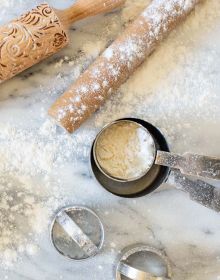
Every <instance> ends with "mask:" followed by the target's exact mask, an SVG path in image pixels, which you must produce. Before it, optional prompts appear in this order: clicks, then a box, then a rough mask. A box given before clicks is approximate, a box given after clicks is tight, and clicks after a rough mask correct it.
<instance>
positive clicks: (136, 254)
mask: <svg viewBox="0 0 220 280" xmlns="http://www.w3.org/2000/svg"><path fill="white" fill-rule="evenodd" d="M171 277H172V269H171V265H170V262H169V260H168V258H167V257H166V256H165V255H164V254H163V253H162V252H161V251H160V250H158V249H155V248H153V247H150V246H145V245H139V246H135V247H134V246H133V247H130V249H128V250H127V251H126V252H125V253H124V254H123V256H122V257H121V259H120V261H119V263H118V265H117V268H116V280H127V279H132V280H168V279H171Z"/></svg>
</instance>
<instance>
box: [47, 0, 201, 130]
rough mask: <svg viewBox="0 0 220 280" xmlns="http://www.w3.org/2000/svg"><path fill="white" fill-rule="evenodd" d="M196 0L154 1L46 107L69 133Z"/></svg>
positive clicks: (128, 73) (148, 52) (136, 65)
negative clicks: (48, 107)
mask: <svg viewBox="0 0 220 280" xmlns="http://www.w3.org/2000/svg"><path fill="white" fill-rule="evenodd" d="M198 2H200V0H154V1H152V3H151V4H150V5H149V6H148V7H147V8H146V10H144V12H143V13H142V14H141V15H140V16H139V17H138V18H137V19H136V20H135V21H134V23H132V24H131V25H130V26H129V27H128V28H127V29H126V30H125V32H124V33H123V34H122V35H121V36H119V38H118V39H117V40H116V41H115V42H113V44H112V45H111V46H110V47H109V48H108V49H106V50H105V52H104V53H103V54H102V55H101V56H100V57H99V58H98V59H97V60H96V61H95V62H94V63H93V64H92V65H91V66H90V67H89V68H88V69H87V70H86V71H85V72H84V73H83V74H82V75H81V76H80V77H79V79H78V80H77V81H76V82H75V83H74V84H73V85H72V86H71V87H70V89H69V90H68V91H67V92H65V93H64V94H63V95H62V96H61V97H60V98H59V99H58V100H57V101H56V102H55V103H54V104H53V106H52V107H51V108H50V110H49V114H50V115H51V116H52V117H54V118H55V119H56V121H57V123H58V124H60V125H61V126H63V127H64V128H65V129H66V130H67V131H69V132H73V131H74V130H75V129H77V128H78V127H79V126H80V125H81V124H82V122H84V121H85V120H86V119H87V118H88V117H89V116H90V115H91V114H92V113H93V112H95V111H96V110H97V109H98V108H99V107H100V106H101V104H102V103H103V102H104V100H105V99H106V98H107V97H108V96H109V95H110V94H111V93H112V92H113V91H115V90H116V89H117V88H118V87H119V86H120V85H121V84H122V83H123V82H125V81H126V79H128V77H129V76H130V75H131V74H132V73H133V72H134V70H135V69H136V68H137V67H138V66H139V65H140V64H141V63H142V62H143V61H144V59H145V58H146V57H147V56H148V55H149V54H150V53H152V51H153V50H154V49H155V48H156V47H157V45H158V43H159V42H161V41H162V39H164V38H165V37H166V36H167V35H168V34H169V32H170V31H171V30H172V29H174V28H175V27H176V26H177V24H178V23H180V22H182V21H183V20H184V19H185V18H186V16H187V15H188V14H189V13H190V12H191V11H192V10H193V9H194V8H195V6H196V4H197V3H198Z"/></svg>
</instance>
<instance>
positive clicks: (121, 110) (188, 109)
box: [0, 0, 220, 266]
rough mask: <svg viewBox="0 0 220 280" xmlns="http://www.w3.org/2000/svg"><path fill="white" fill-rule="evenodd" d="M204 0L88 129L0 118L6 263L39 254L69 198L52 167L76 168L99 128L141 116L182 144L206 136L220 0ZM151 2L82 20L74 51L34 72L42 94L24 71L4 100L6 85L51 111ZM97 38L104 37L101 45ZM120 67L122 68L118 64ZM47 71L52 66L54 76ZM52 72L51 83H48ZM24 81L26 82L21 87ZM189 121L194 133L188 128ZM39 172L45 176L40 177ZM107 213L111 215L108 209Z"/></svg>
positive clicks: (213, 102)
mask: <svg viewBox="0 0 220 280" xmlns="http://www.w3.org/2000/svg"><path fill="white" fill-rule="evenodd" d="M28 2H29V1H26V2H24V1H22V0H19V1H17V0H16V1H15V0H3V1H1V4H0V6H1V10H0V19H1V20H5V19H6V16H7V12H8V10H9V9H11V8H12V7H14V5H15V3H16V8H17V7H18V10H17V11H16V12H19V9H20V10H24V6H26V4H25V3H27V5H28ZM205 2H206V3H205V4H204V6H203V5H201V7H198V8H197V9H196V11H195V13H194V15H193V16H191V17H189V19H188V20H187V21H186V22H185V23H184V24H183V25H182V26H181V27H180V28H179V29H177V30H176V31H174V32H173V33H172V34H171V36H170V37H169V38H168V40H166V41H164V42H163V44H162V45H161V47H160V48H159V49H158V50H157V52H156V53H154V54H153V55H152V56H151V57H150V58H149V59H148V60H147V61H146V62H145V63H144V64H143V66H142V67H141V68H140V69H139V70H138V71H137V72H136V73H135V74H134V75H133V76H132V77H131V78H130V79H129V80H128V81H127V82H126V83H125V84H124V85H123V86H122V87H121V88H120V89H119V91H118V94H117V95H114V96H112V97H111V99H110V100H109V101H108V102H107V103H106V104H105V105H104V106H103V107H102V108H101V109H100V110H99V112H98V113H97V114H96V115H95V118H93V119H92V120H90V122H89V123H88V126H87V127H86V129H81V130H80V131H79V132H76V133H75V134H74V135H72V136H71V137H70V136H69V135H67V134H65V133H59V130H58V129H57V128H56V126H55V125H54V124H53V123H52V122H50V121H49V120H48V121H45V122H44V123H43V124H42V125H40V127H38V128H36V129H33V128H32V129H27V128H22V126H21V127H19V126H15V125H14V121H12V122H8V123H7V122H4V120H1V123H0V157H1V161H0V192H1V197H0V252H1V254H0V263H1V264H2V265H3V266H5V265H6V266H10V265H12V264H14V263H15V262H17V261H18V260H19V258H20V257H21V255H22V254H23V253H25V254H29V255H32V254H35V253H36V252H37V250H38V246H37V244H38V240H39V238H40V236H41V235H42V234H43V233H45V232H46V233H47V234H48V231H47V229H48V227H47V226H48V222H49V217H50V216H51V214H52V215H53V214H54V212H55V211H56V210H57V207H58V205H59V206H60V205H63V204H62V195H61V194H60V192H59V190H60V191H62V184H60V183H59V182H57V181H56V182H54V181H53V180H52V179H51V175H52V174H53V173H56V170H57V169H59V168H63V167H64V166H65V163H66V162H71V164H72V166H73V168H74V164H76V165H77V164H78V159H79V158H82V157H83V158H88V156H89V150H90V145H89V144H88V143H91V142H92V139H94V137H95V134H96V131H95V130H96V129H97V128H101V127H102V126H103V125H104V124H106V123H108V122H110V121H113V120H115V119H117V118H121V117H126V116H127V117H131V116H137V117H139V118H144V119H146V120H148V121H150V122H152V123H154V124H156V125H158V127H160V128H161V129H163V130H164V131H166V135H167V136H168V137H169V140H170V142H171V144H173V143H174V142H175V143H177V142H178V141H176V140H178V139H181V141H179V142H181V147H182V146H183V143H184V142H186V145H187V147H189V143H192V142H190V139H195V140H194V141H195V142H193V143H192V144H194V149H196V148H197V146H199V145H198V143H201V137H200V135H202V136H203V137H206V135H204V131H206V134H207V129H210V126H211V125H210V123H207V122H206V120H207V119H208V120H211V123H212V124H213V123H215V121H216V120H219V117H220V116H219V102H220V100H219V90H220V88H219V87H218V83H217V82H216V80H217V79H219V65H220V59H219V58H220V55H219V51H218V49H219V48H216V46H215V44H217V43H218V42H217V41H218V39H217V37H216V36H217V35H216V34H218V27H219V26H218V24H219V21H218V19H219V12H218V11H219V10H220V1H216V0H209V1H205ZM149 3H150V1H149V0H140V1H135V3H134V1H133V0H128V1H127V3H126V6H125V8H124V10H123V11H122V17H121V20H120V19H119V18H120V17H119V16H118V17H116V16H115V15H111V16H109V17H103V22H102V21H101V22H102V23H103V24H101V23H100V21H97V25H95V24H94V23H93V24H92V25H91V26H88V25H86V27H82V30H84V31H85V32H81V31H76V32H74V35H73V38H74V40H73V41H74V44H73V45H72V46H70V48H69V50H67V51H66V52H67V54H68V57H69V58H67V57H66V58H65V57H61V58H60V59H59V60H58V62H55V63H52V64H51V66H48V65H47V66H46V67H45V68H44V70H43V75H42V77H41V76H39V75H41V74H39V73H37V72H36V73H34V75H33V76H32V77H31V78H30V81H31V82H33V84H39V80H41V84H42V86H41V90H40V92H41V95H40V97H39V95H38V94H37V92H36V95H35V96H33V95H34V94H33V95H32V96H30V93H29V88H30V87H29V86H28V87H27V88H25V87H24V85H25V82H26V81H25V82H24V81H22V79H21V80H19V79H17V80H16V82H13V81H10V82H8V83H7V85H4V84H3V85H1V100H2V98H3V96H4V95H6V93H8V92H9V93H10V92H15V94H14V96H16V98H15V99H14V100H15V103H16V105H15V103H13V100H11V99H10V102H11V103H10V106H11V105H13V104H14V106H15V108H16V106H17V108H18V107H19V108H20V105H21V103H19V100H20V99H19V98H23V97H24V100H22V102H23V103H22V104H28V105H29V102H31V101H35V98H36V99H37V98H39V99H40V102H41V104H42V107H43V110H44V111H46V110H47V108H48V107H49V105H50V104H51V99H52V98H56V97H57V94H58V93H59V94H61V93H62V92H63V91H64V90H65V89H66V87H67V85H69V84H70V83H71V82H72V81H73V80H74V79H76V78H77V77H78V76H79V74H80V73H81V72H82V71H83V70H85V69H86V68H87V66H88V65H89V64H90V63H91V61H93V60H94V59H95V57H96V56H97V55H98V54H99V53H100V51H102V49H103V48H104V46H107V45H109V43H111V40H112V39H113V38H115V37H116V36H117V34H118V33H119V32H120V31H121V26H126V25H127V24H128V23H129V22H130V21H131V20H133V19H135V18H136V17H137V15H138V14H139V12H140V11H141V10H142V8H145V7H146V6H147V5H148V4H149ZM189 3H190V1H189ZM19 13H20V12H19ZM94 26H95V27H97V29H96V28H94ZM94 29H95V30H96V32H97V33H99V34H100V35H98V36H97V37H95V36H94V33H93V32H94ZM94 41H97V42H98V45H97V49H96V45H95V43H94ZM79 50H80V51H79ZM106 55H107V57H110V56H111V53H108V52H107V53H106ZM65 62H68V63H65ZM46 69H47V70H46ZM113 70H114V71H116V72H115V73H117V69H113ZM47 71H48V72H50V74H49V75H50V76H49V77H50V78H48V76H47V75H48V73H47ZM52 71H58V74H57V78H56V79H55V82H54V83H53V82H52V81H51V80H52V79H51V73H54V72H52ZM70 74H71V75H70ZM96 74H97V73H94V75H96ZM45 77H46V78H45ZM40 78H42V79H40ZM71 79H72V80H71ZM48 80H49V81H50V83H51V84H50V85H49V87H46V86H45V84H46V83H48ZM27 82H28V81H27ZM94 86H96V85H94ZM103 86H104V87H105V86H108V82H107V81H104V82H103ZM9 88H10V89H9ZM17 88H21V90H20V89H19V92H18V91H17ZM82 90H83V89H82ZM20 96H21V97H20ZM210 96H211V98H210ZM27 97H28V98H27ZM25 99H26V100H27V103H25ZM6 103H7V102H6ZM34 103H35V102H33V104H34ZM5 105H6V104H5V103H4V104H3V106H2V107H1V110H2V111H3V109H4V107H5ZM22 106H23V105H22ZM22 106H21V107H22ZM207 108H208V109H207ZM38 109H39V108H38V107H37V105H36V110H37V113H36V116H38V117H39V110H38ZM24 110H27V108H25V109H24ZM25 112H26V111H25ZM194 123H195V124H197V126H196V130H195V131H196V132H195V133H197V132H198V130H199V129H203V133H197V135H198V136H195V135H192V131H193V129H192V128H191V126H192V125H193V124H194ZM202 123H204V124H205V129H206V130H204V128H203V126H202ZM198 124H199V125H198ZM90 125H91V126H90ZM94 126H95V129H94ZM189 128H191V129H189ZM215 128H216V127H214V129H213V130H216V129H215ZM188 129H189V131H190V135H189V134H187V133H186V132H184V130H188ZM212 133H213V132H212ZM216 133H217V132H216ZM211 135H214V134H211ZM196 137H198V139H197V138H196ZM218 137H219V136H218V135H216V137H212V141H210V138H209V136H208V137H207V138H206V139H207V141H209V142H208V143H209V147H211V146H212V145H211V142H214V141H215V139H217V140H216V141H217V142H216V145H214V148H213V150H214V152H215V153H216V147H217V145H218V143H219V140H218V139H219V138H218ZM197 141H198V142H197ZM204 141H205V140H204ZM175 148H180V147H178V146H175ZM178 150H179V149H178ZM35 177H37V178H38V177H39V180H36V178H35ZM105 214H106V215H108V212H106V213H105ZM21 225H24V227H21Z"/></svg>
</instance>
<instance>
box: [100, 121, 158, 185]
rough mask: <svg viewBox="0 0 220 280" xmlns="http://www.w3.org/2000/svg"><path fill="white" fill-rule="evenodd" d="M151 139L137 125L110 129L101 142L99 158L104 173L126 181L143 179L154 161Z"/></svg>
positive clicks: (120, 123) (117, 125) (106, 131)
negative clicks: (141, 177) (143, 175)
mask: <svg viewBox="0 0 220 280" xmlns="http://www.w3.org/2000/svg"><path fill="white" fill-rule="evenodd" d="M154 149H155V147H154V141H153V138H152V137H151V135H150V134H149V133H148V132H147V131H146V130H145V129H144V128H142V127H140V126H139V125H138V124H136V123H134V122H127V121H122V122H119V123H115V124H113V125H111V126H109V127H107V128H106V129H105V130H104V131H103V132H102V133H101V135H100V136H99V137H98V139H97V144H96V156H97V160H98V163H99V165H100V166H101V168H102V170H103V171H104V172H105V173H107V174H108V175H110V176H112V177H114V178H117V179H122V180H130V179H134V178H137V177H140V176H141V175H142V174H144V173H145V172H146V171H147V170H148V169H149V168H150V167H151V165H152V163H153V161H154V152H155V150H154Z"/></svg>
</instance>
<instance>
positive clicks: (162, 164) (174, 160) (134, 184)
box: [90, 118, 220, 211]
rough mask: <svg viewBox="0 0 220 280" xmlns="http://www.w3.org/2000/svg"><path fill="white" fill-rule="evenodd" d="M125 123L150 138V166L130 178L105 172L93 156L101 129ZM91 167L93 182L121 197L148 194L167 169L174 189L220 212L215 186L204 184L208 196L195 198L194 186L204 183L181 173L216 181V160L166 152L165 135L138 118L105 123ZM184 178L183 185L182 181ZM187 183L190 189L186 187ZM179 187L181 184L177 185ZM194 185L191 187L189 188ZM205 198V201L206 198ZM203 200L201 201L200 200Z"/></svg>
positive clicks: (219, 171)
mask: <svg viewBox="0 0 220 280" xmlns="http://www.w3.org/2000/svg"><path fill="white" fill-rule="evenodd" d="M122 123H128V124H130V125H135V126H136V127H137V128H139V129H141V130H142V132H144V133H145V134H146V135H148V137H150V138H152V143H153V157H152V163H151V165H150V166H149V167H148V168H146V169H145V170H144V172H143V173H141V174H139V176H138V177H134V178H118V177H117V178H116V177H114V176H112V175H111V174H109V173H107V172H106V171H105V170H104V169H103V168H102V166H101V165H100V163H99V161H98V159H97V151H96V148H97V143H98V142H99V139H100V137H101V136H103V135H104V134H103V133H104V132H105V131H106V130H107V129H109V128H111V127H112V126H114V125H120V124H122ZM90 156H91V157H90V159H91V167H92V171H93V173H94V175H95V177H96V179H97V181H98V182H99V183H100V184H101V185H102V186H103V187H104V188H105V189H106V190H108V191H109V192H111V193H113V194H115V195H118V196H122V197H139V196H143V195H146V194H149V193H151V192H152V191H154V190H155V189H157V188H158V187H159V186H160V185H161V184H162V183H164V182H166V181H167V179H168V177H169V174H170V172H171V170H173V173H174V174H175V176H174V180H171V181H170V182H169V183H175V186H176V183H178V189H182V190H183V191H185V192H188V193H189V195H190V198H192V199H193V200H196V201H197V202H200V203H201V204H202V205H204V206H207V207H210V208H211V209H213V210H215V211H220V203H218V201H220V194H219V193H218V192H217V191H216V189H217V188H216V187H214V186H211V185H208V184H206V185H207V188H206V192H208V196H207V198H206V200H204V199H203V200H201V199H199V198H198V197H195V189H196V190H197V191H199V192H200V194H201V195H200V197H202V192H203V189H204V182H203V181H201V180H196V181H194V180H191V179H189V178H186V177H185V175H194V176H199V177H204V178H209V179H215V180H220V159H218V158H211V157H207V156H201V155H196V154H189V153H186V154H184V155H178V154H174V153H171V152H170V149H169V146H168V143H167V141H166V138H165V137H164V135H163V134H162V133H161V131H160V130H159V129H158V128H157V127H155V126H153V125H152V124H151V123H148V122H146V121H144V120H141V119H134V118H126V119H120V120H116V121H114V122H112V123H110V124H108V125H107V126H105V127H104V128H103V129H102V130H101V131H100V133H99V134H98V135H97V137H96V139H95V141H94V143H93V145H92V149H91V155H90ZM186 179H187V186H186V184H185V181H186ZM189 183H190V186H191V187H190V188H189V187H188V186H189ZM180 185H181V186H182V187H181V186H180ZM192 186H194V190H193V187H192ZM207 200H209V201H207ZM204 202H205V203H204Z"/></svg>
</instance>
